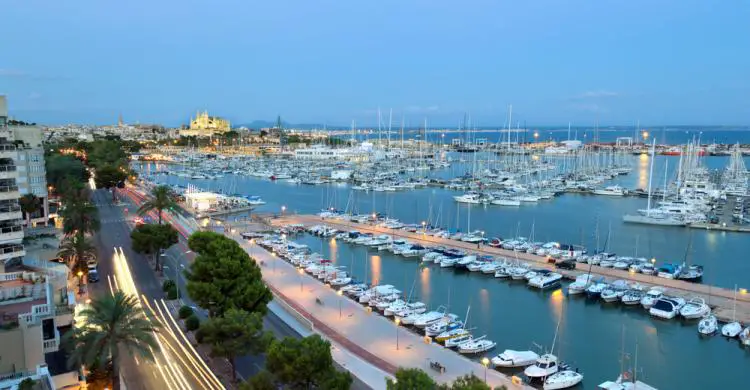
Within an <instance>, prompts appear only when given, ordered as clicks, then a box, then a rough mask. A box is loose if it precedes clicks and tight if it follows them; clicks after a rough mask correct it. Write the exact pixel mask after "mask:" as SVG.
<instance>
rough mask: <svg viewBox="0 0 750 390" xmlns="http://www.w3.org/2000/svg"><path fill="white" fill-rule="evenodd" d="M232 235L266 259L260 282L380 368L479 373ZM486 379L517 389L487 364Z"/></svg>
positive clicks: (448, 377) (450, 375)
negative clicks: (436, 365)
mask: <svg viewBox="0 0 750 390" xmlns="http://www.w3.org/2000/svg"><path fill="white" fill-rule="evenodd" d="M235 239H236V240H237V241H238V242H240V243H241V244H242V245H243V246H244V247H245V249H246V250H248V252H250V251H252V255H253V257H255V258H256V259H258V260H262V261H264V262H265V263H266V266H265V267H263V277H264V279H265V280H266V283H267V284H268V285H269V286H270V287H271V288H272V289H273V291H274V293H275V294H277V296H279V297H281V298H283V300H284V301H286V302H287V303H289V305H290V306H292V307H293V309H294V310H296V312H297V313H298V316H301V317H304V318H306V319H307V320H309V321H310V322H312V324H313V326H314V328H315V329H316V330H317V331H318V332H320V333H322V334H323V335H324V336H325V337H327V338H328V339H330V340H332V341H334V342H335V343H336V344H339V345H341V346H342V347H344V348H345V349H348V350H349V351H351V352H352V353H353V354H355V355H357V356H359V357H361V358H362V359H363V360H366V361H367V362H369V363H371V364H373V365H375V366H377V367H378V368H379V369H380V370H382V372H383V373H386V372H387V373H393V372H395V370H396V368H397V367H417V368H421V369H423V370H425V372H427V373H429V374H430V375H432V376H433V377H434V378H435V379H436V380H437V381H440V382H451V381H453V380H454V379H456V378H457V377H458V376H461V375H465V374H469V373H471V372H473V373H474V374H476V375H477V376H478V377H480V378H484V374H485V368H484V366H482V365H481V364H479V363H477V362H475V361H472V360H470V359H468V358H466V357H463V356H461V355H459V354H458V353H456V352H454V351H450V350H447V349H445V348H443V347H441V346H440V345H437V344H425V342H424V340H423V338H422V336H420V335H418V334H416V333H414V332H411V331H409V330H407V329H406V328H403V327H398V326H396V325H395V323H394V322H393V321H391V320H389V319H387V318H385V317H382V316H380V315H378V314H373V313H368V311H367V310H366V308H365V307H363V306H362V305H360V304H359V303H356V302H354V301H352V300H350V299H348V298H347V297H345V296H339V295H337V294H336V291H335V290H333V289H331V288H328V287H326V286H325V285H323V284H322V283H320V281H319V280H317V279H315V278H313V277H311V276H309V275H307V274H304V273H302V274H300V273H299V272H298V271H297V269H296V268H295V267H294V266H292V265H291V264H289V263H287V262H286V261H284V260H282V259H279V258H277V257H273V256H271V254H270V253H269V252H267V251H265V250H263V249H262V248H260V247H258V246H253V247H252V248H251V247H250V244H249V243H248V242H247V241H246V240H243V239H242V238H239V237H238V236H237V235H235ZM274 262H275V264H274ZM315 298H319V299H320V300H322V301H323V304H322V305H319V304H317V303H316V302H315ZM397 338H398V343H397ZM397 344H398V345H397ZM397 346H398V348H397ZM489 355H492V353H489V354H488V356H489ZM429 359H434V360H436V361H439V362H440V363H441V364H443V365H444V366H446V372H445V373H444V374H439V373H437V372H435V371H433V370H430V368H429ZM355 372H357V371H355ZM359 374H360V373H359V372H357V375H359ZM375 379H377V378H375ZM487 379H488V382H489V383H490V384H491V385H492V386H493V387H495V386H500V385H506V386H508V387H509V388H523V387H522V386H516V385H513V384H512V383H511V381H510V379H509V378H508V377H507V376H505V375H503V374H501V373H500V372H497V371H495V370H492V369H489V370H487ZM363 380H364V379H363ZM366 382H367V381H366ZM380 383H381V384H384V383H385V374H383V375H382V376H381V382H380ZM368 385H370V383H368Z"/></svg>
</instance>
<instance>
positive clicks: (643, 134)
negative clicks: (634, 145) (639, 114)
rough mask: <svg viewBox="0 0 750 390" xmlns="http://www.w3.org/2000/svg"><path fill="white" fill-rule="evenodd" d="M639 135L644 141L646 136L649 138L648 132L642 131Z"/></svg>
mask: <svg viewBox="0 0 750 390" xmlns="http://www.w3.org/2000/svg"><path fill="white" fill-rule="evenodd" d="M641 135H642V136H643V139H644V140H647V139H648V136H649V134H648V131H646V130H644V131H643V133H641Z"/></svg>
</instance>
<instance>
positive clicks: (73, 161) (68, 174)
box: [45, 154, 89, 190]
mask: <svg viewBox="0 0 750 390" xmlns="http://www.w3.org/2000/svg"><path fill="white" fill-rule="evenodd" d="M45 165H46V166H45V168H46V171H47V183H48V184H49V185H51V186H53V187H54V188H56V189H58V190H59V189H61V188H63V183H64V182H65V181H66V180H74V181H77V182H80V183H85V182H86V181H87V180H88V179H89V172H88V170H87V169H86V166H84V165H83V162H82V161H81V160H79V159H77V158H75V157H73V156H65V155H61V154H53V155H51V156H47V157H45Z"/></svg>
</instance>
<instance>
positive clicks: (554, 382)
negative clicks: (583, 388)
mask: <svg viewBox="0 0 750 390" xmlns="http://www.w3.org/2000/svg"><path fill="white" fill-rule="evenodd" d="M581 381H583V374H581V373H580V372H578V371H573V370H563V371H558V372H556V373H554V374H552V375H550V376H549V377H547V379H545V380H544V386H543V387H542V388H543V389H544V390H558V389H567V388H569V387H573V386H575V385H577V384H579V383H581Z"/></svg>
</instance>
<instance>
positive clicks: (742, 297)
mask: <svg viewBox="0 0 750 390" xmlns="http://www.w3.org/2000/svg"><path fill="white" fill-rule="evenodd" d="M270 221H271V223H272V224H273V225H274V226H283V225H288V224H303V225H305V226H312V225H320V224H325V225H328V226H330V227H332V228H335V229H338V230H342V231H348V230H357V231H360V232H370V233H377V234H389V235H391V236H393V237H399V238H404V239H408V240H410V241H412V242H415V243H419V244H422V245H426V246H444V247H448V248H457V249H463V250H465V251H470V252H474V253H478V254H483V255H492V256H496V257H506V258H509V259H515V258H517V259H519V260H522V261H525V262H528V263H530V264H531V265H533V266H534V267H536V268H547V269H555V267H554V265H553V264H550V263H548V262H547V259H546V258H545V257H543V256H537V255H533V254H529V253H523V252H514V251H511V250H506V249H501V248H493V247H490V246H486V245H482V246H481V247H477V245H476V244H471V243H467V242H462V241H456V240H451V239H446V238H437V237H433V236H428V235H424V234H422V233H410V232H407V231H404V230H394V229H387V228H383V227H378V226H375V225H372V224H361V223H356V222H350V221H344V220H341V219H330V218H328V219H323V218H321V217H318V216H316V215H287V216H284V217H281V218H276V219H271V220H270ZM415 261H421V259H420V260H415ZM578 267H579V269H578V270H577V271H566V270H562V269H556V270H555V272H558V273H560V274H562V275H563V276H565V277H566V278H567V279H575V277H576V276H578V275H580V274H583V273H585V272H583V269H584V268H585V269H586V272H588V269H589V265H587V264H581V263H578ZM591 273H592V274H593V275H596V276H602V277H605V278H607V279H608V280H610V281H611V280H617V279H623V280H627V281H630V282H638V283H640V284H641V285H643V286H646V287H650V286H662V287H666V288H667V289H669V294H671V295H678V296H682V297H684V298H686V299H689V298H692V297H696V296H699V297H702V298H703V299H705V300H706V302H707V303H708V304H709V305H711V307H712V308H713V314H714V315H716V317H717V318H718V319H719V321H722V322H728V321H731V319H732V306H733V305H732V300H733V297H734V291H732V290H730V289H726V288H722V287H716V286H709V285H706V284H700V283H691V282H686V281H682V280H675V279H665V278H659V277H657V276H652V275H644V274H640V273H631V272H628V271H622V270H617V269H612V268H604V267H599V266H596V265H594V266H591ZM740 287H742V286H740ZM736 318H737V320H738V321H740V322H742V323H743V324H745V325H748V324H750V294H747V293H742V294H737V312H736Z"/></svg>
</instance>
